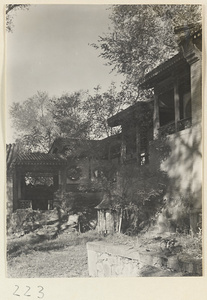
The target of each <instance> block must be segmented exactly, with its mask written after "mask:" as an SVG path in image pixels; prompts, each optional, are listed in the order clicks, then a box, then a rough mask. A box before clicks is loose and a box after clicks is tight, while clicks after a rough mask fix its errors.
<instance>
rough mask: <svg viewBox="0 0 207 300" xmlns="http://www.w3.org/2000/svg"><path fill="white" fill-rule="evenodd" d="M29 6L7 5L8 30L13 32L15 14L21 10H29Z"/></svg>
mask: <svg viewBox="0 0 207 300" xmlns="http://www.w3.org/2000/svg"><path fill="white" fill-rule="evenodd" d="M29 6H30V5H29V4H7V5H6V30H7V31H8V32H12V30H13V27H14V24H13V17H14V15H13V12H14V11H17V10H20V9H27V10H28V9H29Z"/></svg>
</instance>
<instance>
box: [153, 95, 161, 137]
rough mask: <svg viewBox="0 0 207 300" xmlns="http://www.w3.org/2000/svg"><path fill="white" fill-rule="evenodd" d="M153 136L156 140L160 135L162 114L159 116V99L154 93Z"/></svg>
mask: <svg viewBox="0 0 207 300" xmlns="http://www.w3.org/2000/svg"><path fill="white" fill-rule="evenodd" d="M153 127H154V129H153V136H154V140H156V139H158V137H159V128H160V116H159V100H158V95H157V94H156V91H155V94H154V115H153Z"/></svg>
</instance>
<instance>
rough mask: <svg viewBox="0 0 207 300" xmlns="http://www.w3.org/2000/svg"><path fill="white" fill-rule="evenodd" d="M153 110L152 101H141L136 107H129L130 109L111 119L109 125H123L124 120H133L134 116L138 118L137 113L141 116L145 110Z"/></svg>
mask: <svg viewBox="0 0 207 300" xmlns="http://www.w3.org/2000/svg"><path fill="white" fill-rule="evenodd" d="M152 108H153V102H152V100H150V101H149V100H148V101H139V102H137V103H135V104H134V105H131V106H129V107H128V108H126V109H124V110H122V111H120V112H119V113H117V114H116V115H114V116H112V117H110V118H109V119H108V120H107V121H108V125H109V126H111V127H114V126H118V125H121V124H122V122H123V120H126V119H127V118H128V119H131V120H133V119H134V117H133V116H135V115H136V116H137V113H136V112H140V115H141V114H142V113H143V109H147V110H150V109H152Z"/></svg>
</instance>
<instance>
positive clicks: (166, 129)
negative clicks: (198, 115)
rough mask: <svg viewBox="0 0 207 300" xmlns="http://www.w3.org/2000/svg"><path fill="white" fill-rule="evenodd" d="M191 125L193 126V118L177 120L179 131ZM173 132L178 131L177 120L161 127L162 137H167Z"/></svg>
mask: <svg viewBox="0 0 207 300" xmlns="http://www.w3.org/2000/svg"><path fill="white" fill-rule="evenodd" d="M191 126H192V119H191V118H186V119H182V120H179V121H178V122H177V131H181V130H185V129H187V128H190V127H191ZM173 133H176V126H175V122H172V123H169V124H167V125H164V126H162V127H160V128H159V134H160V137H165V136H167V135H170V134H173Z"/></svg>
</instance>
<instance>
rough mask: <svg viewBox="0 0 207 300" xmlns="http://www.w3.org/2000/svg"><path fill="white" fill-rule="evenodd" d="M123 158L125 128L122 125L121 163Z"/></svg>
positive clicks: (124, 158) (124, 155)
mask: <svg viewBox="0 0 207 300" xmlns="http://www.w3.org/2000/svg"><path fill="white" fill-rule="evenodd" d="M125 160H126V140H125V128H124V127H122V135H121V163H124V161H125Z"/></svg>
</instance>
